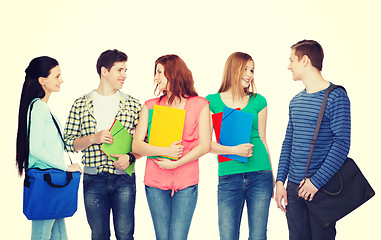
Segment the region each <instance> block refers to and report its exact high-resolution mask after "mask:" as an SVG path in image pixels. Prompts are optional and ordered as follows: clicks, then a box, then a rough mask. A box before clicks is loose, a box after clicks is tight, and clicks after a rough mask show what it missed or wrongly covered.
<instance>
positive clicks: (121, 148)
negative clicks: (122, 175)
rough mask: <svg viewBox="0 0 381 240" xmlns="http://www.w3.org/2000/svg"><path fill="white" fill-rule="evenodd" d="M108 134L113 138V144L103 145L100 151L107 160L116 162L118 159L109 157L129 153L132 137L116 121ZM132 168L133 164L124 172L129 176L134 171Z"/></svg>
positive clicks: (116, 120)
mask: <svg viewBox="0 0 381 240" xmlns="http://www.w3.org/2000/svg"><path fill="white" fill-rule="evenodd" d="M110 132H111V134H112V136H113V138H114V142H113V143H112V144H108V143H103V144H102V146H101V151H102V152H103V153H104V154H106V155H107V156H108V157H109V158H111V159H112V160H114V161H116V160H118V159H117V158H116V157H111V156H110V155H111V154H127V153H129V152H131V144H132V136H131V134H130V133H129V132H128V131H127V129H126V128H125V127H124V126H123V125H122V123H121V122H120V121H119V120H118V119H115V121H114V123H113V124H112V126H111V128H110ZM134 166H135V163H133V164H131V165H130V166H128V167H127V169H126V170H125V171H126V172H127V173H128V174H129V175H130V176H131V175H132V173H133V171H134Z"/></svg>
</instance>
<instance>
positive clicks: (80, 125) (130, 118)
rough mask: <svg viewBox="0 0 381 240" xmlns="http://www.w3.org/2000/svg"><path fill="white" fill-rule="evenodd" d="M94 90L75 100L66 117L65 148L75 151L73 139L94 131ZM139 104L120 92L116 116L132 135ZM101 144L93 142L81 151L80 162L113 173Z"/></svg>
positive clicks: (100, 170)
mask: <svg viewBox="0 0 381 240" xmlns="http://www.w3.org/2000/svg"><path fill="white" fill-rule="evenodd" d="M93 93H94V91H92V92H90V93H89V94H86V95H84V96H82V97H80V98H78V99H77V100H75V102H74V104H73V106H72V107H71V110H70V113H69V117H68V119H67V122H66V125H65V130H64V139H65V144H66V150H67V151H68V152H75V150H74V146H73V143H74V140H75V139H77V138H80V137H85V136H88V135H91V134H95V133H96V124H97V123H96V120H95V117H94V106H93ZM140 110H141V104H140V102H139V100H137V99H136V98H133V97H131V96H130V95H128V94H124V93H122V92H120V103H119V111H118V113H117V115H116V118H117V119H118V120H119V121H120V122H121V123H122V124H123V126H124V127H125V128H126V129H127V131H128V132H129V133H130V134H131V135H134V133H135V128H136V125H137V124H138V120H139V113H140ZM100 148H101V144H93V145H91V146H90V147H88V148H86V149H84V150H83V151H82V153H83V155H82V163H83V164H84V166H86V167H96V168H97V169H98V173H100V172H109V173H115V167H114V166H113V165H112V163H113V161H112V159H110V158H109V157H107V156H106V155H105V154H104V153H102V152H101V150H100Z"/></svg>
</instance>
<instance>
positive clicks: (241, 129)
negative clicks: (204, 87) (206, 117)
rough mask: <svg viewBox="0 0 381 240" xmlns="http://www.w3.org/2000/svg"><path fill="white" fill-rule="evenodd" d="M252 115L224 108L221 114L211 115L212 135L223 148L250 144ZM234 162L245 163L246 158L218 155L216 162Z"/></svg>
mask: <svg viewBox="0 0 381 240" xmlns="http://www.w3.org/2000/svg"><path fill="white" fill-rule="evenodd" d="M253 120H254V115H253V114H251V113H247V112H243V111H240V109H239V108H237V109H232V108H228V107H224V110H223V112H220V113H216V114H213V115H212V121H213V127H214V133H215V134H216V140H217V142H218V143H219V144H221V145H224V146H236V145H239V144H242V143H250V135H251V128H252V127H253ZM231 160H236V161H240V162H244V163H246V162H247V160H248V157H242V156H238V155H219V156H218V162H227V161H231Z"/></svg>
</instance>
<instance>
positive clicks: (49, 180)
mask: <svg viewBox="0 0 381 240" xmlns="http://www.w3.org/2000/svg"><path fill="white" fill-rule="evenodd" d="M44 180H45V181H46V182H47V183H48V185H49V186H51V187H53V188H63V187H66V186H67V185H69V183H70V182H71V180H73V174H72V172H66V183H65V184H64V185H58V184H54V183H52V177H51V176H50V173H45V174H44Z"/></svg>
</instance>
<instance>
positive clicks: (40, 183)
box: [23, 102, 81, 220]
mask: <svg viewBox="0 0 381 240" xmlns="http://www.w3.org/2000/svg"><path fill="white" fill-rule="evenodd" d="M33 103H34V102H33ZM33 103H32V104H31V107H30V110H29V127H30V120H31V112H32V107H33ZM52 119H53V122H54V124H55V125H56V128H57V130H58V132H59V135H60V137H61V139H62V141H63V138H62V134H61V131H60V129H59V126H58V124H57V122H56V120H55V119H54V117H53V115H52ZM28 147H29V129H28ZM69 159H70V156H69ZM27 162H28V161H26V164H25V168H26V171H25V180H24V198H23V212H24V215H25V216H26V218H27V219H29V220H48V219H59V218H65V217H71V216H73V215H74V213H75V212H76V211H77V205H78V187H79V181H80V179H81V173H80V172H65V171H62V170H59V169H54V168H49V169H39V168H30V169H28V166H27V165H28V164H27ZM70 162H72V161H71V159H70Z"/></svg>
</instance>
